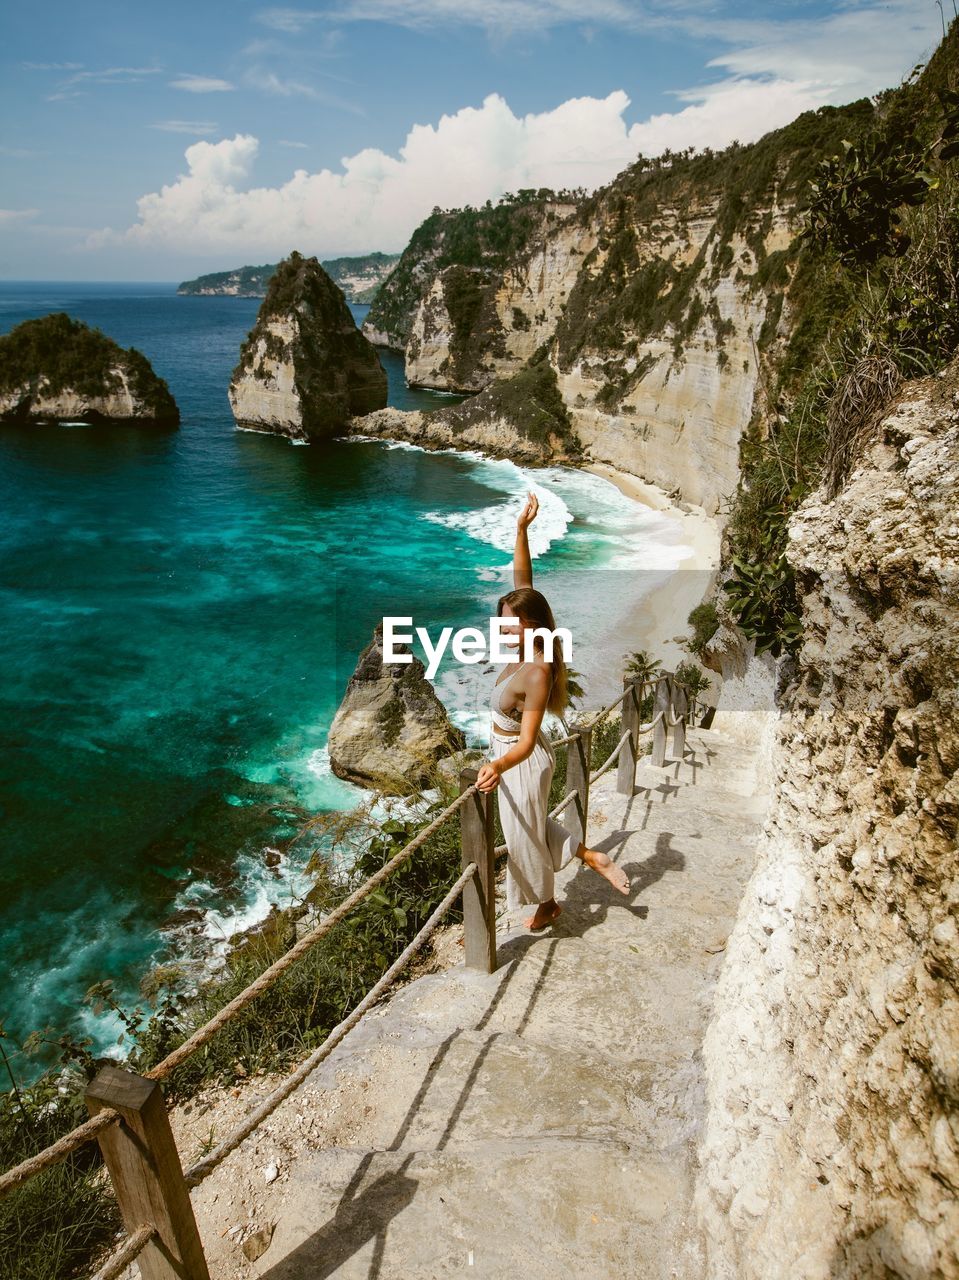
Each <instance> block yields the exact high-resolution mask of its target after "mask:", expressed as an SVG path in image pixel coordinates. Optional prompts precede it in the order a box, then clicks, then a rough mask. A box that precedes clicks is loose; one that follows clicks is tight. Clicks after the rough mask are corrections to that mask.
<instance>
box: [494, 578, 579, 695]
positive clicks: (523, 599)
mask: <svg viewBox="0 0 959 1280" xmlns="http://www.w3.org/2000/svg"><path fill="white" fill-rule="evenodd" d="M507 604H508V605H509V607H510V608H511V609H512V610H513V612H514V613H515V614H516V616H517V617H518V618H519V620H520V622H522V623H523V625H524V626H527V627H545V628H547V630H549V631H555V630H556V619H555V618H554V617H553V611H552V609H551V608H550V607H549V603H548V601H547V599H546V597H545V596H544V595H543V593H542V592H541V591H537V590H536V589H535V587H517V588H516V589H515V590H514V591H507V593H506V594H505V595H504V596H500V598H499V601H498V602H497V605H496V616H497V617H498V618H499V617H502V615H503V606H504V605H507ZM548 665H549V667H550V669H551V670H552V673H553V682H552V685H551V686H550V691H549V697H548V698H547V700H546V710H547V711H551V712H552V713H553V715H554V716H559V717H562V715H563V712H564V711H565V710H566V708H567V706H568V705H569V690H568V687H567V686H568V683H569V676H568V673H567V670H566V663H565V661H564V660H563V647H562V645H561V644H554V645H553V657H552V660H551V662H550V663H549V664H548Z"/></svg>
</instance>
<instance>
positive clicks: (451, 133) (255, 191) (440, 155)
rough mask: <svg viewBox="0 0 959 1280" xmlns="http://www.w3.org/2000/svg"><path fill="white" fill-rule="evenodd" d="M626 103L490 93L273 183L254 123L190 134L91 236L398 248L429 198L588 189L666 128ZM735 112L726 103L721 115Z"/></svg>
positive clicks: (760, 123)
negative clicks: (554, 101) (393, 142)
mask: <svg viewBox="0 0 959 1280" xmlns="http://www.w3.org/2000/svg"><path fill="white" fill-rule="evenodd" d="M628 106H629V98H628V97H627V95H626V94H625V93H624V92H623V91H622V90H616V91H615V92H613V93H611V94H609V95H608V96H607V97H606V98H572V99H570V100H569V101H567V102H564V103H562V104H560V106H558V107H556V108H554V109H553V110H551V111H544V112H541V113H539V114H530V115H527V116H516V115H514V114H513V112H512V111H511V109H510V107H509V105H508V103H507V102H506V101H505V100H504V99H503V98H502V97H500V96H499V94H495V93H493V94H489V95H488V96H487V97H486V98H485V99H484V101H483V104H482V106H481V107H464V108H462V109H461V110H460V111H457V112H456V113H455V114H453V115H444V116H442V117H441V119H440V120H439V122H438V123H437V124H436V125H435V126H434V125H414V126H413V128H412V129H411V130H410V131H409V133H408V134H407V137H406V141H405V143H404V144H403V146H402V147H401V148H400V151H399V154H398V155H389V154H387V153H386V152H384V151H381V150H379V149H377V148H374V147H367V148H366V149H364V150H363V151H359V152H357V153H356V154H355V155H352V156H346V157H344V158H343V160H342V161H341V167H340V168H339V169H337V170H335V171H334V170H332V169H322V170H320V171H319V172H315V173H310V172H309V171H308V170H306V169H297V170H296V171H295V172H294V174H293V176H292V177H291V178H290V179H289V180H288V181H287V182H285V183H284V184H283V185H282V186H279V187H257V186H254V185H253V184H252V178H253V170H254V162H255V159H256V156H257V152H258V149H259V143H258V140H257V139H256V138H254V137H252V136H251V135H249V134H238V135H237V136H236V137H234V138H229V139H224V140H223V141H221V142H217V143H209V142H198V143H195V144H194V145H193V146H191V147H189V148H188V149H187V151H186V161H187V172H186V173H184V174H181V175H180V176H179V177H178V178H177V179H176V181H175V182H172V183H170V184H169V185H167V186H164V187H162V188H161V189H160V190H159V191H158V192H153V193H151V194H149V195H145V196H143V197H142V198H141V199H140V200H139V201H138V209H139V219H138V221H137V222H136V224H135V225H134V226H132V227H130V228H129V229H128V230H126V231H124V232H120V233H116V232H113V231H109V230H107V231H104V232H102V233H100V234H98V235H97V236H95V237H93V238H92V244H94V245H102V244H105V243H117V242H120V243H126V244H129V245H155V246H165V247H167V248H177V249H184V250H187V251H196V252H207V253H209V252H218V251H226V250H231V251H236V252H239V253H241V254H254V253H272V254H283V253H286V252H288V251H289V250H290V249H291V248H299V249H301V250H303V251H305V252H309V253H313V252H318V253H321V254H322V253H331V252H334V251H335V252H350V251H357V252H365V251H366V252H368V251H369V250H370V249H373V248H383V249H401V248H402V247H403V245H404V244H405V243H406V240H407V239H408V237H409V235H410V233H411V232H412V231H413V229H414V228H415V227H416V225H417V224H418V223H419V222H420V221H422V219H423V218H424V217H425V216H426V215H427V214H428V213H429V211H430V209H431V208H432V207H433V205H435V204H438V205H441V206H443V207H447V208H449V207H456V206H460V205H463V204H467V203H468V204H474V205H476V204H481V203H483V202H484V201H485V200H486V199H488V198H489V199H496V198H497V197H498V196H500V195H502V194H503V192H505V191H515V190H517V189H518V188H520V187H541V186H548V187H578V186H584V187H587V188H589V189H592V188H595V187H597V186H599V185H601V184H602V183H604V182H606V181H608V180H609V179H610V178H612V177H613V176H614V175H615V174H616V173H618V172H619V171H620V170H621V169H622V168H624V166H625V165H627V164H629V163H630V162H631V161H632V160H633V159H635V157H636V153H637V151H638V149H639V147H640V145H641V144H642V142H644V141H645V137H646V136H647V135H648V133H649V130H650V129H653V128H656V129H660V130H663V128H664V126H663V125H661V124H656V122H655V121H654V122H650V124H649V125H648V126H641V125H636V126H633V129H632V130H630V129H629V128H628V127H627V125H626V122H625V120H624V118H623V114H624V112H625V110H626V108H627V107H628ZM754 106H755V104H749V105H748V109H749V111H750V112H751V113H752V116H753V121H752V123H753V129H754V131H755V132H758V131H761V129H763V128H765V127H766V126H767V125H768V124H769V114H768V112H765V113H763V114H762V115H761V116H760V117H759V119H758V120H757V119H756V115H755V110H754ZM785 109H786V108H785V107H783V110H785ZM688 110H702V108H692V109H688ZM732 115H735V112H734V111H732V110H727V111H726V113H725V117H726V118H724V119H723V120H722V121H721V123H720V126H719V127H720V128H722V129H725V128H726V127H727V124H728V117H729V116H732ZM736 123H737V125H738V124H740V121H739V119H738V118H737V120H736ZM644 128H645V129H646V135H644V133H643V129H644ZM739 131H740V133H741V132H742V130H741V129H740V130H739ZM700 132H701V133H702V135H703V137H704V138H706V137H707V135H708V140H709V141H711V142H712V143H713V144H718V143H719V142H720V141H722V140H724V139H721V138H720V137H719V136H717V133H716V132H715V131H714V133H713V134H711V135H709V134H708V129H707V128H706V126H705V124H703V125H702V126H701V128H700ZM656 149H657V150H659V149H661V148H658V147H657V148H656Z"/></svg>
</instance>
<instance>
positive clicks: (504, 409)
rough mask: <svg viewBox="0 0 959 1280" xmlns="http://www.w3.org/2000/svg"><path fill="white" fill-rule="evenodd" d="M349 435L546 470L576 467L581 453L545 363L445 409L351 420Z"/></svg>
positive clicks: (386, 411) (385, 413) (553, 376)
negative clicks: (472, 452)
mask: <svg viewBox="0 0 959 1280" xmlns="http://www.w3.org/2000/svg"><path fill="white" fill-rule="evenodd" d="M350 434H351V435H360V436H364V435H367V436H375V437H376V438H378V439H391V440H405V441H406V442H407V443H408V444H417V445H420V447H421V448H424V449H450V448H453V449H481V450H482V451H483V453H485V454H488V455H489V456H491V457H494V458H509V459H510V460H512V461H513V462H517V463H526V464H530V465H534V466H535V465H540V466H542V465H546V464H548V463H555V462H567V463H576V462H580V461H582V459H583V448H582V445H581V443H580V440H579V437H578V436H577V434H576V432H575V430H574V429H573V426H572V423H571V421H570V416H569V414H568V412H567V410H566V406H565V405H564V404H563V400H562V397H561V396H560V394H559V391H558V389H557V386H556V374H555V371H554V370H553V368H552V366H551V365H550V364H549V362H548V361H545V360H543V361H541V362H538V363H537V364H531V365H527V366H526V367H524V368H522V369H520V370H519V371H518V372H517V373H514V374H513V375H512V376H511V377H509V378H501V379H497V380H496V381H495V382H493V383H492V384H491V385H490V386H489V387H487V388H486V390H485V391H483V392H481V393H480V394H479V395H477V396H474V397H472V398H471V399H469V400H467V401H464V402H463V403H462V404H457V405H452V406H451V407H450V408H448V409H433V410H428V411H425V412H422V411H419V410H412V411H410V410H402V409H394V408H392V407H391V408H388V409H381V410H379V411H378V412H376V413H370V414H367V415H366V416H365V417H363V418H356V419H354V420H353V421H352V422H351V424H350Z"/></svg>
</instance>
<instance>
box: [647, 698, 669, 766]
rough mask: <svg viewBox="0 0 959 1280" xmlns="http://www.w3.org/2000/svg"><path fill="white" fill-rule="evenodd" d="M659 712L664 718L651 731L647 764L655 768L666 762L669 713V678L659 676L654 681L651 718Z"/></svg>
mask: <svg viewBox="0 0 959 1280" xmlns="http://www.w3.org/2000/svg"><path fill="white" fill-rule="evenodd" d="M660 711H662V712H663V713H664V717H663V719H662V720H660V722H659V723H658V724H657V725H656V728H655V729H654V730H653V749H652V752H651V753H650V757H649V763H650V764H652V765H656V767H657V768H659V767H660V766H662V764H663V763H664V762H665V760H666V719H665V716H666V715H667V714H668V713H669V677H668V676H660V677H659V679H658V680H657V681H656V699H655V701H654V702H653V717H654V718H655V717H656V716H658V715H659V713H660Z"/></svg>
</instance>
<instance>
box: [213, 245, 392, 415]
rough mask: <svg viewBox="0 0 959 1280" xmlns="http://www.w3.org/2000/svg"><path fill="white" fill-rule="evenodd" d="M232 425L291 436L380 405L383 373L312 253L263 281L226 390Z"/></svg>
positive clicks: (288, 262)
mask: <svg viewBox="0 0 959 1280" xmlns="http://www.w3.org/2000/svg"><path fill="white" fill-rule="evenodd" d="M229 397H230V408H231V409H232V410H233V416H234V418H235V419H236V421H237V424H238V425H239V426H244V427H251V428H255V429H258V430H264V431H275V432H277V433H279V434H281V435H287V436H290V437H291V438H292V439H294V440H314V439H322V438H327V437H330V436H334V435H336V434H338V433H339V432H341V431H342V430H343V428H344V427H345V425H346V424H347V422H348V420H349V418H350V416H351V415H352V414H364V413H369V412H371V411H372V410H374V409H380V408H383V407H384V406H385V404H386V373H385V371H384V369H383V366H382V365H381V364H380V361H379V357H378V356H377V354H376V351H375V349H374V348H373V346H372V345H371V344H370V343H369V342H367V340H366V339H365V338H364V337H363V335H362V334H361V333H360V332H359V330H358V329H357V328H356V325H355V323H354V321H353V317H352V315H351V314H350V310H349V308H348V307H347V305H346V301H345V299H344V297H343V294H342V292H341V291H340V289H338V288H337V286H336V285H335V284H334V283H333V281H332V280H331V279H330V277H329V276H328V275H327V274H326V272H325V271H324V270H323V268H322V267H321V266H320V264H319V262H317V260H316V258H304V257H302V256H301V255H300V254H298V253H292V254H291V255H290V257H289V258H287V259H285V260H284V261H283V262H281V263H280V264H279V266H278V267H277V269H276V272H275V273H274V274H273V276H272V277H271V279H270V283H269V288H268V290H267V295H266V298H265V299H264V301H263V305H262V306H261V307H260V311H259V314H258V315H257V320H256V324H255V325H254V327H253V329H252V331H251V332H250V335H249V337H248V338H247V339H246V341H245V342H244V344H243V346H242V348H241V350H240V362H239V364H238V365H237V367H236V368H235V369H234V371H233V377H232V379H231V381H230V389H229Z"/></svg>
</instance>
